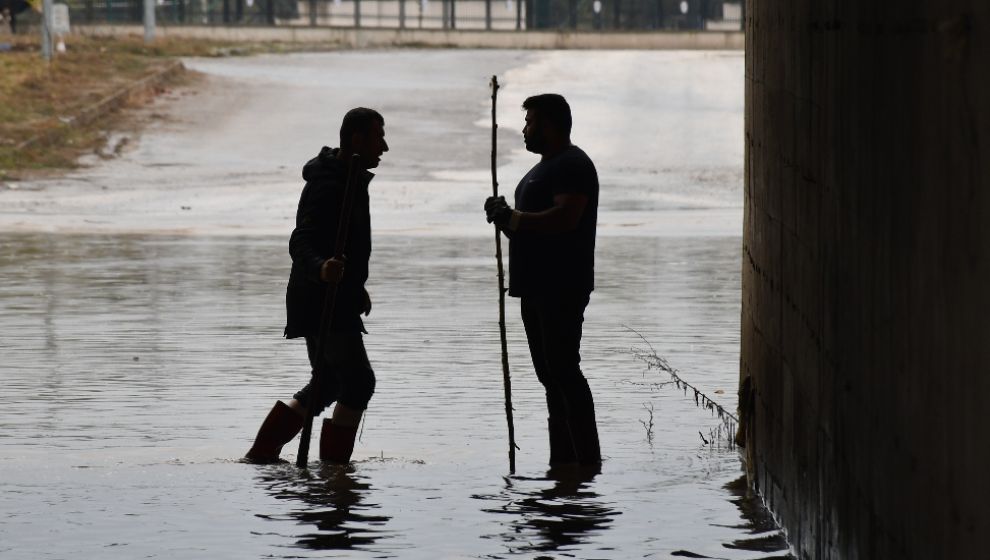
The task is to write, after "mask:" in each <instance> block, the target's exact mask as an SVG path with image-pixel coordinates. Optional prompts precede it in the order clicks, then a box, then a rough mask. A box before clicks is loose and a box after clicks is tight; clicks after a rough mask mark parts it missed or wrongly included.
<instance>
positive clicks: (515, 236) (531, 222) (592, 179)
mask: <svg viewBox="0 0 990 560" xmlns="http://www.w3.org/2000/svg"><path fill="white" fill-rule="evenodd" d="M523 109H525V110H526V126H525V127H524V128H523V137H524V139H525V142H526V149H527V150H529V151H530V152H533V153H536V154H540V156H542V157H541V159H540V162H539V163H537V164H536V166H535V167H533V168H532V169H531V170H530V171H529V173H527V174H526V176H525V177H523V179H522V180H521V181H520V182H519V185H518V186H517V187H516V192H515V209H512V208H511V207H509V205H508V203H507V202H506V201H505V198H503V197H497V198H496V197H490V198H489V199H488V200H487V201H486V202H485V211H486V214H487V218H488V221H489V222H494V223H495V224H496V225H497V226H498V227H499V229H501V230H502V232H504V233H505V234H506V236H507V237H508V238H509V295H510V296H514V297H518V298H520V300H521V307H522V319H523V325H524V326H525V329H526V338H527V339H528V341H529V350H530V355H531V356H532V358H533V366H534V368H535V369H536V376H537V378H538V379H539V380H540V383H542V384H543V387H544V388H545V389H546V399H547V409H548V412H549V417H548V419H547V422H548V429H549V434H550V465H551V466H552V467H571V466H575V465H576V466H580V467H584V468H591V469H597V468H598V466H599V465H600V464H601V450H600V448H599V443H598V428H597V425H596V422H595V404H594V400H593V399H592V396H591V389H590V388H589V386H588V381H587V380H586V379H585V377H584V373H583V372H582V371H581V367H580V362H581V354H580V348H581V324H582V323H583V322H584V310H585V307H586V306H587V305H588V300H589V298H590V295H591V291H592V290H593V289H594V276H595V229H596V224H597V221H598V173H597V171H596V170H595V165H594V164H593V163H592V162H591V159H590V158H589V157H588V156H587V154H585V153H584V151H583V150H581V149H580V148H578V147H577V146H574V145H573V144H571V140H570V133H571V109H570V106H569V105H568V104H567V101H566V100H565V99H564V98H563V97H561V96H560V95H557V94H552V93H548V94H542V95H536V96H533V97H530V98H528V99H526V101H525V102H523Z"/></svg>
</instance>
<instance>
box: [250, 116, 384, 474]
mask: <svg viewBox="0 0 990 560" xmlns="http://www.w3.org/2000/svg"><path fill="white" fill-rule="evenodd" d="M384 126H385V121H384V119H383V118H382V116H381V115H380V114H379V113H378V112H377V111H374V110H372V109H366V108H360V107H359V108H357V109H352V110H350V111H348V113H347V114H346V115H345V116H344V120H343V122H342V124H341V126H340V148H334V149H330V148H327V147H324V148H323V149H322V150H320V153H319V155H317V156H316V157H315V158H313V159H311V160H310V161H309V162H307V163H306V165H305V166H304V167H303V179H305V181H306V186H305V187H303V192H302V195H301V197H300V199H299V208H298V210H297V212H296V227H295V229H294V230H293V231H292V236H291V238H290V239H289V254H290V255H291V256H292V272H291V273H290V275H289V285H288V288H287V290H286V298H285V304H286V312H287V316H288V320H287V323H286V327H285V336H286V338H305V339H306V349H307V351H308V354H309V361H310V365H311V367H312V371H313V374H314V377H312V378H311V379H310V382H309V383H308V384H307V385H306V386H305V387H303V388H302V389H301V390H300V391H298V392H297V393H296V394H295V395H294V396H293V398H292V400H290V401H289V404H285V403H283V402H282V401H278V402H276V403H275V407H274V408H272V410H271V412H269V413H268V416H267V417H266V418H265V421H264V422H263V423H262V425H261V429H260V430H259V431H258V436H257V438H256V439H255V442H254V445H253V446H252V447H251V449H250V450H249V451H248V453H247V455H246V458H247V459H248V460H249V461H253V462H257V463H268V462H274V461H277V460H278V455H279V453H280V451H281V449H282V446H283V445H285V444H286V443H288V442H289V441H290V440H292V438H293V437H295V435H296V434H297V433H298V432H299V430H300V429H301V428H302V424H303V420H304V418H305V416H306V413H307V411H308V410H310V409H312V411H313V415H314V416H316V415H317V414H319V413H320V412H321V411H323V409H324V408H326V407H327V406H329V405H330V404H331V403H333V402H336V403H337V405H336V406H335V407H334V410H333V415H332V417H331V418H327V419H325V420H324V421H323V429H322V432H321V434H320V460H322V461H326V462H330V463H339V464H346V463H347V462H348V461H350V457H351V452H352V451H353V449H354V437H355V435H356V433H357V427H358V424H359V423H360V421H361V415H362V414H363V412H364V410H365V409H366V408H367V406H368V401H369V400H370V399H371V395H372V393H374V390H375V374H374V371H373V370H372V369H371V365H370V364H369V362H368V355H367V353H366V352H365V349H364V341H363V339H362V333H364V332H365V331H364V323H363V322H362V321H361V314H362V313H364V314H365V315H367V314H368V313H370V312H371V298H370V297H369V296H368V292H367V291H366V290H365V288H364V283H365V281H366V280H367V279H368V260H369V258H370V256H371V219H370V212H369V207H368V184H369V183H370V182H371V179H372V178H373V177H374V175H373V174H372V173H371V172H370V171H368V170H369V169H373V168H375V167H377V166H378V163H379V162H380V161H381V156H382V154H383V153H384V152H387V151H388V144H387V143H386V142H385V130H384ZM352 154H359V157H358V159H357V163H356V164H355V167H356V168H355V169H353V170H351V171H350V172H351V173H354V174H355V176H354V180H353V186H352V188H353V189H354V192H353V194H352V199H353V207H352V208H351V212H350V219H349V223H348V235H347V242H346V245H345V250H344V256H345V260H344V261H338V260H337V259H335V258H333V254H334V247H335V244H336V236H337V225H338V223H339V220H340V215H341V209H342V207H343V201H344V189H345V185H346V183H347V176H348V168H349V163H350V161H351V156H352ZM328 283H334V284H337V295H336V299H335V304H334V308H333V315H332V318H331V321H330V327H329V331H328V332H325V333H323V335H324V338H323V348H322V349H323V355H322V356H320V355H318V353H317V347H318V336H319V334H320V319H321V316H322V312H323V304H324V299H325V297H326V292H327V284H328ZM318 371H319V372H320V374H321V375H322V377H321V378H320V382H319V383H318V384H317V383H316V378H315V374H316V372H318ZM317 386H318V387H319V391H318V392H319V394H317Z"/></svg>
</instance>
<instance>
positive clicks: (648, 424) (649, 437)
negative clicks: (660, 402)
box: [639, 403, 653, 447]
mask: <svg viewBox="0 0 990 560" xmlns="http://www.w3.org/2000/svg"><path fill="white" fill-rule="evenodd" d="M643 408H645V409H646V412H648V413H649V414H650V417H649V418H647V419H646V420H640V421H639V423H640V424H642V425H643V427H644V428H646V443H649V444H650V447H653V403H649V406H647V403H643Z"/></svg>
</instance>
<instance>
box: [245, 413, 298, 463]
mask: <svg viewBox="0 0 990 560" xmlns="http://www.w3.org/2000/svg"><path fill="white" fill-rule="evenodd" d="M302 425H303V417H302V416H300V415H299V413H297V412H296V411H295V410H292V409H291V408H289V405H287V404H285V403H284V402H282V401H278V402H276V403H275V406H274V407H272V410H271V412H269V413H268V416H266V417H265V421H264V422H262V423H261V428H260V429H259V430H258V437H256V438H255V439H254V445H252V446H251V449H250V450H249V451H248V452H247V455H245V456H244V459H245V460H246V461H247V462H249V463H258V464H266V463H275V462H277V461H278V460H279V458H278V454H279V453H281V452H282V446H283V445H285V444H287V443H289V442H290V441H292V438H294V437H296V434H298V433H299V430H301V429H302Z"/></svg>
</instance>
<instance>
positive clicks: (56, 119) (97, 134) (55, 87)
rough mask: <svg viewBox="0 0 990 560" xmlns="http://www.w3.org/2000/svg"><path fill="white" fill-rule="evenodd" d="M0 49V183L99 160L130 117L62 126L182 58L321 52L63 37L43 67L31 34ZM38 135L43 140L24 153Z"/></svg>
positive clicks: (120, 114)
mask: <svg viewBox="0 0 990 560" xmlns="http://www.w3.org/2000/svg"><path fill="white" fill-rule="evenodd" d="M0 43H6V44H7V45H8V47H9V48H8V49H6V50H0V180H11V179H25V178H31V177H38V176H45V175H49V174H51V173H53V172H55V173H58V172H61V171H64V170H66V169H72V168H74V167H76V166H77V165H78V163H77V162H78V160H79V158H80V156H83V155H85V154H87V153H99V152H100V151H101V150H102V149H103V148H104V147H105V145H106V142H107V139H108V138H109V137H110V136H111V134H112V132H113V131H115V130H120V129H122V128H128V127H131V128H133V127H134V126H139V125H138V124H137V123H135V122H133V119H129V118H128V117H129V112H128V111H127V110H126V109H127V108H128V106H125V107H124V109H125V110H124V111H117V112H114V113H111V114H107V115H105V116H103V117H101V118H99V119H97V120H96V121H95V122H92V123H89V124H87V125H67V124H66V123H67V122H68V121H69V120H71V119H72V118H73V117H74V116H75V115H77V114H79V112H81V111H82V110H84V109H85V108H87V107H89V106H92V105H93V104H94V103H97V102H99V101H100V100H102V99H105V98H106V97H108V96H110V95H112V94H114V93H116V92H118V91H120V90H121V89H122V88H124V87H126V86H127V85H128V84H131V83H133V82H135V81H136V80H139V79H141V78H144V77H146V76H149V75H152V74H154V73H156V72H158V71H160V70H162V69H164V68H165V67H166V66H167V65H168V64H169V63H170V62H171V61H173V60H176V59H177V58H179V57H184V56H214V57H223V56H238V55H250V54H257V53H262V52H288V51H292V50H325V47H320V46H318V45H291V46H290V45H282V44H279V43H267V44H237V43H229V42H216V41H202V40H189V39H181V40H180V39H159V40H157V41H156V42H155V43H154V44H152V45H146V44H145V43H144V41H143V39H141V38H140V37H128V38H91V37H84V36H70V37H69V38H68V39H67V40H66V41H65V43H66V51H65V52H64V53H57V55H56V57H55V58H54V59H53V60H52V61H51V62H50V63H47V62H45V61H44V60H43V59H42V57H41V52H40V51H41V46H40V42H39V40H38V38H37V37H36V36H34V35H16V36H11V35H5V36H3V37H2V38H0ZM196 79H197V76H196V74H195V73H192V72H185V73H183V74H181V75H179V76H177V77H173V78H172V79H171V80H169V81H167V82H165V83H164V84H161V85H160V86H159V87H157V88H155V89H153V90H151V91H149V92H147V95H145V96H138V97H137V98H132V99H130V100H129V101H128V104H129V105H130V106H131V107H134V106H141V105H143V104H145V103H146V102H147V101H149V100H150V99H152V98H154V97H155V96H157V95H158V94H161V93H163V92H166V91H168V90H169V89H170V88H172V87H177V86H180V85H184V84H189V83H191V82H193V81H195V80H196ZM38 135H44V137H45V140H44V141H41V142H32V143H31V144H30V145H29V146H23V144H24V143H25V141H28V140H30V139H32V138H34V137H36V136H38Z"/></svg>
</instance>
